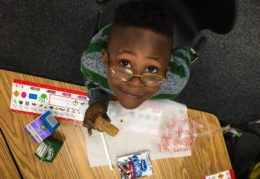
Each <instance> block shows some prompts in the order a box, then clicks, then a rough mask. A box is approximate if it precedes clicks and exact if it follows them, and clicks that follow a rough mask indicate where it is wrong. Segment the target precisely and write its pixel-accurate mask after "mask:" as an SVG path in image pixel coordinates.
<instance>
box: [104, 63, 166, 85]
mask: <svg viewBox="0 0 260 179" xmlns="http://www.w3.org/2000/svg"><path fill="white" fill-rule="evenodd" d="M116 68H122V67H117V66H112V67H109V70H110V71H111V72H112V73H113V74H115V72H116V71H117V70H116ZM122 70H124V71H125V72H126V73H125V74H128V75H131V77H130V78H129V79H125V80H122V79H121V81H124V82H126V81H130V80H131V79H133V77H139V78H140V79H141V81H142V83H143V84H144V85H145V86H161V84H162V82H163V81H164V80H165V79H166V77H164V76H163V75H157V74H149V73H144V74H142V75H135V74H134V72H133V70H131V69H129V68H122ZM127 71H128V72H131V73H132V74H130V73H127ZM145 75H152V76H158V77H161V78H162V80H161V81H158V83H156V84H154V85H147V83H145V81H144V76H145ZM113 77H115V76H113Z"/></svg>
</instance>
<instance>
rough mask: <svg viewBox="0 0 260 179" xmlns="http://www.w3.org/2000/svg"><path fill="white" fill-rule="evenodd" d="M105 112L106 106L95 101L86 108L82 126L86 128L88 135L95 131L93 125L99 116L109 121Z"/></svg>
mask: <svg viewBox="0 0 260 179" xmlns="http://www.w3.org/2000/svg"><path fill="white" fill-rule="evenodd" d="M106 112H107V108H106V105H105V104H104V103H103V102H101V101H97V102H95V103H93V104H91V105H90V106H89V107H88V109H87V110H86V113H85V117H84V121H83V126H84V127H87V128H88V134H89V135H92V129H96V128H95V124H94V123H95V120H96V118H97V117H98V116H100V115H101V116H102V117H103V118H104V119H106V120H108V121H109V122H110V121H111V120H110V119H109V117H108V115H107V113H106ZM96 130H97V129H96Z"/></svg>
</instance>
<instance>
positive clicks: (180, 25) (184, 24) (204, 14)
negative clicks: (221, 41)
mask: <svg viewBox="0 0 260 179" xmlns="http://www.w3.org/2000/svg"><path fill="white" fill-rule="evenodd" d="M127 1H129V0H112V1H111V2H109V3H108V4H107V5H106V6H105V7H104V8H103V9H102V10H101V11H100V12H99V14H98V23H97V29H96V31H98V30H100V29H101V28H102V27H104V26H105V25H107V24H109V23H111V22H112V21H113V17H114V14H115V9H116V8H117V6H118V5H119V4H121V3H125V2H127ZM162 3H164V4H165V7H167V8H168V9H169V11H170V12H172V13H173V15H174V17H175V23H176V24H175V27H176V28H175V37H174V39H175V40H174V44H177V45H184V46H188V47H190V49H191V52H192V54H193V60H192V61H193V62H194V61H195V60H197V59H198V52H199V51H200V50H201V48H202V47H203V45H205V43H206V38H205V37H201V36H199V32H200V31H202V30H203V29H209V30H211V31H213V32H215V33H219V34H226V33H228V32H230V31H231V30H232V28H233V26H234V23H235V19H236V0H195V1H194V0H164V1H162Z"/></svg>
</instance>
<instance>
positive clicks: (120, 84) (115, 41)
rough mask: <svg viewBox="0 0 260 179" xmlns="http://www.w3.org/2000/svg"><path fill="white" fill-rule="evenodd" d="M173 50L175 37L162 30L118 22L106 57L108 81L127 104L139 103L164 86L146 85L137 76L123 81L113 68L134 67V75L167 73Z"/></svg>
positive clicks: (124, 105)
mask: <svg viewBox="0 0 260 179" xmlns="http://www.w3.org/2000/svg"><path fill="white" fill-rule="evenodd" d="M170 54H171V41H170V40H169V39H168V38H167V37H165V36H163V35H161V34H158V33H155V32H153V31H151V30H146V29H143V28H138V27H121V26H118V27H116V29H114V30H113V34H112V36H111V37H110V40H109V45H108V49H107V51H106V50H104V51H103V52H102V59H103V61H104V63H106V66H107V68H108V84H109V86H110V88H111V90H112V91H113V92H114V94H115V96H116V97H117V99H118V101H119V103H120V104H121V105H122V106H123V107H125V108H127V109H134V108H136V107H138V106H139V105H141V104H142V103H143V102H144V101H145V100H147V99H150V98H151V97H153V96H154V95H155V94H156V93H157V91H158V90H159V89H160V86H159V85H157V86H146V85H144V83H143V82H142V80H141V78H140V77H137V76H133V78H131V79H130V80H128V81H122V80H120V79H118V78H115V76H112V72H111V70H110V68H111V67H117V68H122V69H124V68H126V69H130V70H132V71H133V73H134V75H142V74H147V73H148V74H156V75H161V76H163V77H165V75H166V72H167V70H168V64H169V59H170Z"/></svg>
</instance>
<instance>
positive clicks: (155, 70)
mask: <svg viewBox="0 0 260 179" xmlns="http://www.w3.org/2000/svg"><path fill="white" fill-rule="evenodd" d="M158 71H159V69H158V68H157V67H154V66H150V67H148V68H147V69H146V72H148V73H158Z"/></svg>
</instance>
